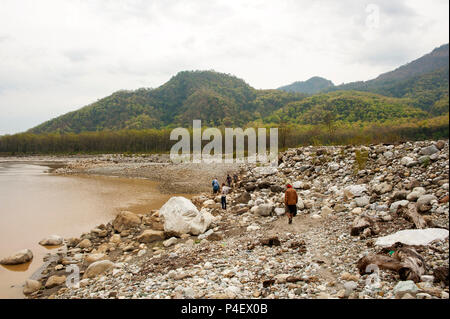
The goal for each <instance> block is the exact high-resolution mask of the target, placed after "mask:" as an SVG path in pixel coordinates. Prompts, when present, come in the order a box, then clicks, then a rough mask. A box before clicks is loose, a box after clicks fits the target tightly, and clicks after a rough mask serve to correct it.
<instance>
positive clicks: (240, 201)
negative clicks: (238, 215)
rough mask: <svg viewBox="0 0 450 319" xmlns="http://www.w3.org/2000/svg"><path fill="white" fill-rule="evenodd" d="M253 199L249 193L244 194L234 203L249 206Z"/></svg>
mask: <svg viewBox="0 0 450 319" xmlns="http://www.w3.org/2000/svg"><path fill="white" fill-rule="evenodd" d="M251 199H252V197H251V195H250V193H249V192H243V193H242V194H241V195H239V196H238V197H237V198H236V199H235V200H234V201H235V202H236V203H237V204H247V203H248V202H249V201H250V200H251Z"/></svg>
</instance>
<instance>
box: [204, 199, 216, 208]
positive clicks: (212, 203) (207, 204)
mask: <svg viewBox="0 0 450 319" xmlns="http://www.w3.org/2000/svg"><path fill="white" fill-rule="evenodd" d="M203 207H206V208H214V207H216V202H215V201H214V200H212V199H208V200H207V201H205V202H204V203H203Z"/></svg>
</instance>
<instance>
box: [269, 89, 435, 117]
mask: <svg viewBox="0 0 450 319" xmlns="http://www.w3.org/2000/svg"><path fill="white" fill-rule="evenodd" d="M426 116H427V113H426V112H424V111H422V110H420V109H417V108H415V107H413V106H412V105H411V101H410V100H409V99H397V98H391V97H385V96H382V95H378V94H373V93H368V92H358V91H338V92H331V93H321V94H317V95H314V96H311V97H308V98H306V99H303V100H301V101H296V102H291V103H288V104H287V105H286V106H285V107H283V108H282V109H280V110H278V111H276V112H274V113H273V114H271V115H270V116H268V117H266V118H264V123H266V124H268V123H279V124H281V123H290V124H301V125H303V124H312V125H315V124H326V125H330V124H332V123H333V124H336V123H340V122H341V123H356V122H370V123H376V122H379V123H382V122H385V121H388V120H395V119H402V118H403V119H406V118H411V119H413V118H416V119H417V118H424V117H426Z"/></svg>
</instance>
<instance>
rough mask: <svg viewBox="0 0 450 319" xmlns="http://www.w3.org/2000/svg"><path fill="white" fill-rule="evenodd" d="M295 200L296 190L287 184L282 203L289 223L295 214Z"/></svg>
mask: <svg viewBox="0 0 450 319" xmlns="http://www.w3.org/2000/svg"><path fill="white" fill-rule="evenodd" d="M297 202H298V195H297V192H296V191H295V189H293V188H292V186H291V185H287V190H286V193H285V194H284V204H285V205H286V215H287V217H288V219H289V224H292V218H293V217H295V216H296V215H297Z"/></svg>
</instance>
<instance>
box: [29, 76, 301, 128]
mask: <svg viewBox="0 0 450 319" xmlns="http://www.w3.org/2000/svg"><path fill="white" fill-rule="evenodd" d="M302 98H303V95H301V94H294V93H286V92H281V91H277V90H255V89H254V88H252V87H251V86H249V85H248V84H247V83H245V82H244V81H243V80H241V79H238V78H236V77H234V76H231V75H228V74H223V73H217V72H214V71H184V72H180V73H178V74H177V75H176V76H174V77H172V78H171V79H170V80H169V81H168V82H167V83H165V84H164V85H162V86H160V87H159V88H156V89H138V90H136V91H119V92H116V93H114V94H112V95H110V96H108V97H106V98H103V99H101V100H99V101H97V102H95V103H93V104H91V105H88V106H86V107H84V108H82V109H80V110H77V111H74V112H70V113H67V114H65V115H62V116H60V117H58V118H56V119H53V120H50V121H47V122H45V123H43V124H41V125H39V126H37V127H35V128H33V129H31V130H30V132H31V133H48V132H61V133H63V132H73V133H79V132H83V131H100V130H105V129H109V130H120V129H147V128H162V127H167V126H178V125H183V126H188V125H189V124H190V125H192V120H193V119H200V120H202V121H203V122H202V124H204V125H208V126H220V125H227V126H231V125H235V126H243V125H244V124H246V123H248V122H250V121H252V120H254V119H257V118H262V117H265V116H268V115H270V114H271V113H272V112H273V111H275V110H277V109H279V108H281V107H282V106H284V105H286V104H287V103H289V102H292V101H297V100H301V99H302Z"/></svg>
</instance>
